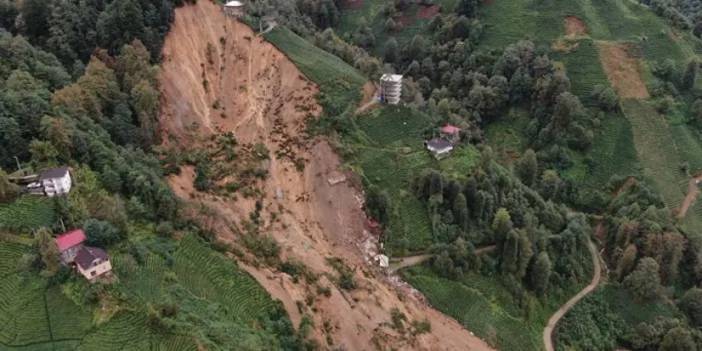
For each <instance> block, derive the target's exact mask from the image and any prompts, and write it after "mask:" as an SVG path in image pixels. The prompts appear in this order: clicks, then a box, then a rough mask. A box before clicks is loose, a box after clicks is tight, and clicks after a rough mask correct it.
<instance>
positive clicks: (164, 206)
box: [0, 0, 303, 350]
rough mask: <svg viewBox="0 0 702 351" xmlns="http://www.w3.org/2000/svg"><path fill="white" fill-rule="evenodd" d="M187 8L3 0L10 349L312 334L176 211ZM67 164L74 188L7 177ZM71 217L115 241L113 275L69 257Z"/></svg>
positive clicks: (0, 203)
mask: <svg viewBox="0 0 702 351" xmlns="http://www.w3.org/2000/svg"><path fill="white" fill-rule="evenodd" d="M179 5H181V4H180V2H171V1H148V0H147V1H131V0H129V1H72V0H66V1H48V2H47V1H33V0H26V1H12V0H9V1H7V0H5V1H2V2H0V9H1V10H0V17H1V18H0V26H2V28H0V52H2V55H1V57H0V81H1V82H2V83H0V167H2V168H1V169H0V276H1V277H2V284H0V295H2V299H3V301H2V303H0V315H1V316H2V317H0V319H2V323H0V324H1V325H2V326H0V348H1V349H3V350H15V349H22V350H25V349H37V350H38V349H42V350H45V349H62V350H78V349H80V350H98V349H103V350H116V349H122V350H125V349H129V350H148V349H159V350H161V349H167V350H196V349H201V348H206V349H234V348H236V349H247V350H260V349H270V348H273V349H297V348H300V347H302V346H303V342H302V341H301V340H299V339H298V337H297V335H296V333H295V331H294V329H293V327H292V325H291V323H290V321H289V319H288V317H287V314H286V312H285V311H284V310H283V308H282V306H281V305H280V304H279V302H275V301H273V300H272V299H271V297H270V296H269V294H268V293H267V292H266V291H265V290H264V289H262V288H261V286H260V285H258V284H257V282H256V281H255V280H254V279H253V278H252V277H251V276H249V275H248V274H247V273H245V272H244V271H242V270H241V269H240V268H238V267H237V266H236V264H234V263H232V262H231V260H230V259H229V258H228V257H226V256H225V255H224V254H222V253H220V252H218V250H217V249H218V246H216V245H215V244H214V242H210V240H209V239H210V238H212V235H211V234H210V233H208V232H206V231H204V230H202V229H200V227H199V226H198V225H197V224H196V223H194V222H191V221H189V220H187V219H184V218H183V217H182V216H181V215H179V213H180V212H181V208H180V207H181V206H180V204H179V203H178V201H177V200H176V197H175V196H174V195H173V193H172V191H171V189H170V188H169V186H168V184H167V183H166V182H165V179H164V170H163V167H162V165H161V161H160V160H159V158H158V157H157V154H156V153H155V151H156V150H157V149H158V145H159V144H160V140H159V138H160V136H159V134H158V124H157V117H158V112H159V110H160V106H159V99H160V98H159V94H160V93H159V87H158V82H157V73H158V65H159V62H160V53H161V47H162V45H163V40H164V36H165V34H166V33H167V32H168V29H169V26H170V23H171V21H172V19H173V11H174V8H175V7H176V6H179ZM63 165H65V166H70V167H71V175H72V178H73V183H74V185H73V188H72V190H71V192H70V194H69V195H68V196H64V197H56V198H53V199H50V198H42V197H38V196H34V195H26V194H23V192H22V191H21V189H20V187H19V186H17V185H15V184H14V183H13V182H11V181H10V179H11V178H13V177H14V176H17V175H24V174H31V173H33V172H40V171H42V170H44V169H47V168H50V167H56V166H63ZM18 167H20V168H21V170H22V172H16V171H18V169H17V168H18ZM13 173H14V175H12V174H13ZM8 174H10V175H8ZM74 228H82V229H84V230H85V232H86V234H87V236H88V243H89V244H90V245H93V246H97V247H101V248H105V249H107V251H108V252H109V254H110V256H111V258H112V264H113V267H114V276H115V277H116V278H115V279H113V280H112V281H111V282H107V283H105V282H103V283H96V284H89V283H88V282H87V281H85V280H84V279H83V278H82V277H81V276H79V275H77V274H76V273H75V272H72V271H71V270H69V269H68V268H67V267H65V266H62V265H60V264H59V257H58V252H57V251H56V247H55V245H54V243H53V238H52V237H53V235H55V234H59V233H61V232H63V231H66V230H70V229H74ZM202 238H205V240H203V239H202ZM219 249H220V250H219V251H224V250H223V249H222V248H221V247H219Z"/></svg>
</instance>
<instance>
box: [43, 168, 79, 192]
mask: <svg viewBox="0 0 702 351" xmlns="http://www.w3.org/2000/svg"><path fill="white" fill-rule="evenodd" d="M71 184H72V183H71V174H70V173H69V172H66V174H65V175H64V176H63V177H60V178H48V179H42V180H41V185H42V187H43V188H44V193H45V194H46V196H49V197H53V196H56V195H63V194H68V193H69V192H70V191H71Z"/></svg>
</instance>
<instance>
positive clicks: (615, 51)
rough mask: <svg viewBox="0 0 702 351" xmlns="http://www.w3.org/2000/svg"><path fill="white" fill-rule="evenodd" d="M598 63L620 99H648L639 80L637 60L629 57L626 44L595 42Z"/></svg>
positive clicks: (628, 49) (646, 91) (639, 67)
mask: <svg viewBox="0 0 702 351" xmlns="http://www.w3.org/2000/svg"><path fill="white" fill-rule="evenodd" d="M597 46H598V48H599V50H598V51H599V56H600V61H601V62H602V66H603V67H604V70H605V73H606V74H607V78H608V79H609V81H610V83H612V87H614V90H615V91H616V92H617V94H618V95H619V97H620V98H623V99H628V98H631V99H646V98H648V97H649V94H648V89H647V88H646V84H645V83H644V81H643V79H642V78H641V66H640V62H639V59H637V58H635V57H633V56H632V55H631V49H632V48H630V47H629V46H628V45H626V44H620V43H612V42H604V41H600V42H597Z"/></svg>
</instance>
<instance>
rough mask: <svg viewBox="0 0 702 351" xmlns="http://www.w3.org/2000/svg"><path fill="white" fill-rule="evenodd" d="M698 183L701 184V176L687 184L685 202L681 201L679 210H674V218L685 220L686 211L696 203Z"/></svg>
mask: <svg viewBox="0 0 702 351" xmlns="http://www.w3.org/2000/svg"><path fill="white" fill-rule="evenodd" d="M700 182H702V174H701V175H698V176H696V177H693V178H692V179H690V181H689V182H688V183H687V195H686V196H685V200H683V202H682V204H680V208H678V209H677V210H675V211H676V214H675V216H676V217H677V218H678V219H683V218H685V216H686V215H687V211H688V210H689V209H690V207H692V205H693V204H694V203H695V201H697V197H698V196H699V195H700V186H699V183H700Z"/></svg>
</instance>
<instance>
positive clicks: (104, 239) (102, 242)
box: [83, 218, 122, 247]
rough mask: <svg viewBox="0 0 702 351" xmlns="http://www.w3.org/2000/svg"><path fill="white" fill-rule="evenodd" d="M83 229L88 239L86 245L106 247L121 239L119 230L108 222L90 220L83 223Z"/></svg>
mask: <svg viewBox="0 0 702 351" xmlns="http://www.w3.org/2000/svg"><path fill="white" fill-rule="evenodd" d="M83 228H84V230H85V235H86V236H87V237H88V240H87V243H88V245H92V246H99V247H107V246H110V245H112V244H114V243H117V242H118V241H120V240H121V239H122V236H121V234H120V232H119V230H118V229H117V228H115V226H113V225H112V224H111V223H109V222H105V221H100V220H97V219H93V218H90V219H88V220H86V221H85V223H84V224H83Z"/></svg>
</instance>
